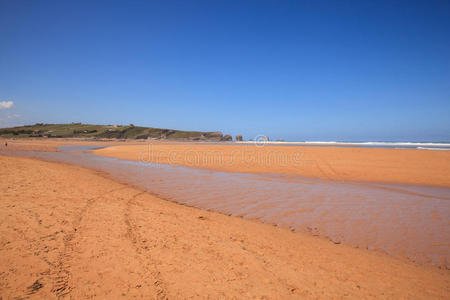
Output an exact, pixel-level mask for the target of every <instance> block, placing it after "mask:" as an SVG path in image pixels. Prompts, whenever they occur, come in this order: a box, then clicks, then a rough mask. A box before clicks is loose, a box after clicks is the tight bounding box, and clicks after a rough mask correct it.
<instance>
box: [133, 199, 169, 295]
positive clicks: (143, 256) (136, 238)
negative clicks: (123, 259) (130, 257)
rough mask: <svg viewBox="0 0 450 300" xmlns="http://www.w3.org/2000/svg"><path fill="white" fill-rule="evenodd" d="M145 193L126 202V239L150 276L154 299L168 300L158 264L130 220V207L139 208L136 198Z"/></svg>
mask: <svg viewBox="0 0 450 300" xmlns="http://www.w3.org/2000/svg"><path fill="white" fill-rule="evenodd" d="M146 193H147V192H140V193H138V194H136V195H134V196H132V197H131V198H130V200H128V202H127V206H126V211H125V215H124V216H125V225H126V226H127V237H128V238H129V239H130V241H131V243H132V244H133V246H134V248H135V250H136V253H137V254H138V255H139V260H140V261H141V265H142V266H144V267H145V268H146V269H147V271H148V272H149V273H150V274H151V276H152V281H153V282H152V284H153V286H154V287H155V289H156V293H157V294H156V298H157V299H169V298H168V296H167V289H166V287H165V283H164V281H163V280H162V277H161V272H160V271H159V270H158V264H159V262H158V261H156V260H155V259H153V258H152V255H151V254H150V253H147V252H148V246H147V245H145V243H143V242H142V241H143V238H142V237H141V235H140V234H139V232H138V228H137V226H136V224H135V223H134V222H133V219H132V218H131V210H132V206H133V205H134V206H140V205H139V204H138V203H137V202H136V198H138V197H139V196H141V195H144V194H146Z"/></svg>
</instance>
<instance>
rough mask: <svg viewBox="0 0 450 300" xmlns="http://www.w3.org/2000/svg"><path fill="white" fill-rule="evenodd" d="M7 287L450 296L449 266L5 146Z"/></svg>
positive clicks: (3, 279)
mask: <svg viewBox="0 0 450 300" xmlns="http://www.w3.org/2000/svg"><path fill="white" fill-rule="evenodd" d="M0 195H1V196H0V298H3V299H12V298H27V297H30V296H31V297H33V298H46V299H55V298H59V297H64V298H74V299H85V298H101V299H104V298H106V299H116V298H121V297H128V298H131V297H139V298H146V299H166V298H168V299H180V298H212V299H217V298H257V299H288V298H292V299H299V298H301V299H337V298H339V299H340V298H345V299H446V298H447V299H448V295H449V294H450V276H449V274H450V273H449V271H448V270H442V269H438V268H433V267H422V266H418V265H415V264H413V263H411V262H407V261H402V260H398V259H394V258H392V257H389V256H387V255H384V254H382V253H377V252H372V251H366V250H361V249H356V248H352V247H350V246H346V245H335V244H333V243H332V242H330V241H328V240H325V239H321V238H318V237H313V236H311V235H309V234H306V233H293V232H291V231H289V230H288V229H284V228H277V227H273V226H270V225H268V224H261V223H257V222H252V221H247V220H243V219H240V218H236V217H228V216H224V215H220V214H217V213H213V212H208V211H201V210H198V209H195V208H190V207H185V206H181V205H177V204H174V203H170V202H167V201H164V200H161V199H158V198H157V197H155V196H152V195H150V194H147V193H145V192H142V191H140V190H137V189H135V188H133V187H131V186H127V185H124V184H121V183H118V182H115V181H112V180H110V179H108V178H106V177H105V176H104V175H103V174H101V173H99V172H95V171H92V170H87V169H83V168H79V167H74V166H69V165H64V164H57V163H49V162H43V161H38V160H34V159H25V158H15V157H5V156H0Z"/></svg>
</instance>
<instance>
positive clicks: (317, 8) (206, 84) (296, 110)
mask: <svg viewBox="0 0 450 300" xmlns="http://www.w3.org/2000/svg"><path fill="white" fill-rule="evenodd" d="M5 101H13V103H14V104H13V106H12V107H8V106H10V105H6V104H5V103H6V102H5ZM2 102H3V104H4V105H3V106H0V126H1V127H4V126H11V125H16V124H30V123H35V122H46V123H60V122H61V123H67V122H72V121H81V122H88V123H102V124H114V123H119V124H128V123H134V124H136V125H143V126H154V127H165V128H176V129H185V130H205V131H215V130H221V131H223V132H224V133H230V134H233V135H235V134H243V135H244V137H245V138H252V137H253V136H255V135H257V134H266V135H268V136H269V137H270V138H285V139H286V140H415V141H430V140H435V141H445V140H446V141H450V1H425V0H424V1H394V0H392V1H214V0H211V1H187V0H186V1H155V2H150V1H41V0H40V1H23V0H11V1H5V0H0V103H2Z"/></svg>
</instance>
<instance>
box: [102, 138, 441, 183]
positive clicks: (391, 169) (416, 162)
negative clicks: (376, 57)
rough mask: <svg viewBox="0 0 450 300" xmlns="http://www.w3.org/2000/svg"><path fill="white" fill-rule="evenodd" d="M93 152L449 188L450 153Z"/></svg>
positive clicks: (210, 148) (184, 147)
mask: <svg viewBox="0 0 450 300" xmlns="http://www.w3.org/2000/svg"><path fill="white" fill-rule="evenodd" d="M95 153H96V154H98V155H103V156H109V157H117V158H122V159H128V160H143V161H148V162H153V163H158V162H159V163H166V164H167V163H168V164H175V165H182V166H188V167H194V168H207V169H214V170H220V171H234V172H250V173H260V172H269V173H282V174H297V175H301V176H306V177H316V178H323V179H331V180H354V181H368V182H384V183H406V184H417V185H430V186H442V187H450V151H430V150H415V149H374V148H340V147H295V146H264V147H257V146H254V145H189V144H153V145H119V146H114V147H110V148H106V149H100V150H96V151H95Z"/></svg>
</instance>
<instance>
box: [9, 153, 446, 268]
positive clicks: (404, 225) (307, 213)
mask: <svg viewBox="0 0 450 300" xmlns="http://www.w3.org/2000/svg"><path fill="white" fill-rule="evenodd" d="M92 148H93V147H90V146H70V147H62V148H61V150H62V151H61V152H35V151H17V152H15V155H20V156H31V157H37V158H41V159H45V160H50V161H58V162H66V163H70V164H75V165H79V166H83V167H89V168H94V169H97V170H101V171H105V172H107V173H109V174H111V175H112V176H113V177H115V178H117V179H119V180H121V181H124V182H127V183H130V184H133V185H135V186H138V187H140V188H143V189H145V190H147V191H149V192H151V193H155V194H158V195H161V196H162V197H164V198H165V199H169V200H172V201H175V202H178V203H183V204H187V205H190V206H195V207H198V208H202V209H210V210H215V211H219V212H221V213H225V214H230V215H239V216H242V217H244V218H254V219H259V220H261V221H263V222H268V223H273V224H277V225H279V226H286V227H291V228H293V229H294V230H301V231H310V232H311V233H312V234H314V235H320V236H325V237H328V238H330V239H331V240H332V241H334V242H335V243H346V244H351V245H354V246H358V247H360V248H367V249H378V250H382V251H385V252H387V253H389V254H391V255H394V256H401V257H408V258H409V259H411V260H413V261H416V262H418V263H422V264H436V265H440V266H446V267H447V268H448V267H449V262H450V259H449V258H450V226H449V225H450V188H439V187H425V186H410V185H398V184H373V183H357V182H352V183H349V182H336V181H327V180H320V179H308V178H302V177H300V176H291V175H281V174H264V175H255V174H245V173H231V172H218V171H211V170H201V169H191V168H186V167H180V166H171V165H163V164H150V163H145V162H135V161H126V160H120V159H115V158H108V157H101V156H96V155H93V154H91V153H90V152H89V151H86V150H89V149H92ZM0 154H5V152H0ZM9 154H11V152H9Z"/></svg>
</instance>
